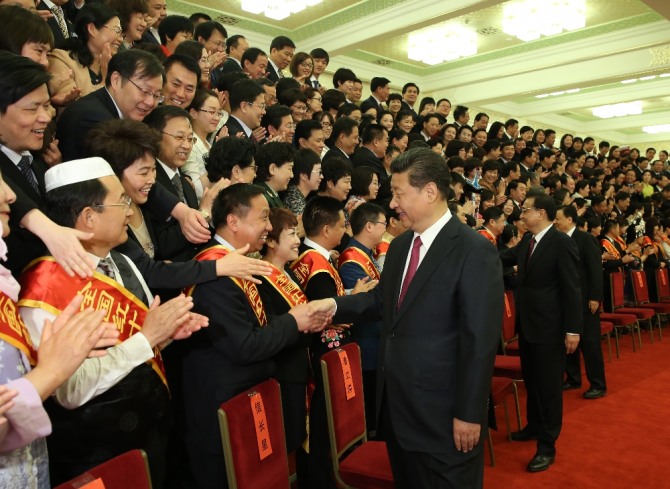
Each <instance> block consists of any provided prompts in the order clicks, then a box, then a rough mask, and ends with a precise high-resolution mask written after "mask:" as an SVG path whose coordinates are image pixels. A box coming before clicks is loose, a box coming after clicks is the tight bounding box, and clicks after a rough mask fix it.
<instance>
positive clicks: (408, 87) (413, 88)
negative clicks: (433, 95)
mask: <svg viewBox="0 0 670 489" xmlns="http://www.w3.org/2000/svg"><path fill="white" fill-rule="evenodd" d="M418 97H419V87H418V86H417V85H416V84H415V83H412V82H409V83H405V85H404V86H403V87H402V108H403V109H405V110H409V111H410V112H412V114H414V117H417V116H418V114H417V113H416V110H414V104H415V103H416V99H417V98H418Z"/></svg>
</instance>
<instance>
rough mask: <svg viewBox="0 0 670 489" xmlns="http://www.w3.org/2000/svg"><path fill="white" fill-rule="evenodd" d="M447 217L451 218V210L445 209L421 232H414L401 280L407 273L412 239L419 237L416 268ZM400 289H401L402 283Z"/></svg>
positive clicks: (447, 220)
mask: <svg viewBox="0 0 670 489" xmlns="http://www.w3.org/2000/svg"><path fill="white" fill-rule="evenodd" d="M449 219H451V211H450V210H448V209H447V212H445V213H444V215H442V217H440V218H439V219H438V220H437V221H435V222H434V223H433V224H432V225H431V226H430V227H428V229H426V230H425V231H424V232H423V233H421V234H419V233H414V237H413V238H412V244H411V245H410V247H409V249H410V252H409V253H408V254H407V259H406V260H405V270H404V271H403V272H402V280H403V282H404V281H405V275H406V274H407V267H408V266H409V259H410V257H411V256H412V246H413V245H414V239H416V237H417V236H420V237H421V247H420V248H419V263H418V264H417V267H416V268H417V270H418V269H419V267H420V266H421V262H422V261H423V259H424V257H425V256H426V253H428V250H429V249H430V246H431V245H432V244H433V241H435V238H437V235H438V234H440V231H442V228H443V227H444V226H446V224H447V223H448V222H449ZM400 290H402V284H401V288H400Z"/></svg>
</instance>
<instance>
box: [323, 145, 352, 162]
mask: <svg viewBox="0 0 670 489" xmlns="http://www.w3.org/2000/svg"><path fill="white" fill-rule="evenodd" d="M337 157H339V158H341V159H343V160H345V161H348V162H349V163H351V157H350V156H348V155H347V154H346V153H345V152H344V151H342V150H341V149H340V148H338V147H337V146H334V147H333V148H331V149H329V150H328V151H327V152H326V154H325V155H323V158H322V159H321V162H322V163H325V162H327V161H328V160H330V159H332V158H337Z"/></svg>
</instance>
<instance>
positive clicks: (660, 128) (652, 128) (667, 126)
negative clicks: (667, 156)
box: [642, 124, 670, 134]
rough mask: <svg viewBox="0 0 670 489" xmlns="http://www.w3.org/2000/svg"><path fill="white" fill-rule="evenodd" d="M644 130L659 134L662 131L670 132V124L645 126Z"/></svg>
mask: <svg viewBox="0 0 670 489" xmlns="http://www.w3.org/2000/svg"><path fill="white" fill-rule="evenodd" d="M642 130H643V131H644V132H646V133H648V134H659V133H662V132H670V124H659V125H657V126H645V127H643V128H642Z"/></svg>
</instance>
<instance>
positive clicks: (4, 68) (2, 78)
mask: <svg viewBox="0 0 670 489" xmlns="http://www.w3.org/2000/svg"><path fill="white" fill-rule="evenodd" d="M50 79H51V75H50V74H49V72H48V71H47V69H46V68H45V67H44V66H42V65H41V64H39V63H36V62H35V61H33V60H31V59H28V58H26V57H24V56H20V55H18V54H12V53H7V52H0V114H3V115H4V114H5V113H6V112H7V109H8V108H9V106H10V105H13V104H15V103H16V102H18V101H19V100H21V99H22V98H23V97H25V96H26V95H28V94H29V93H30V92H33V91H34V90H37V89H38V88H40V87H41V86H42V85H45V86H46V85H47V84H48V83H49V80H50ZM0 136H1V135H0Z"/></svg>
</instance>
